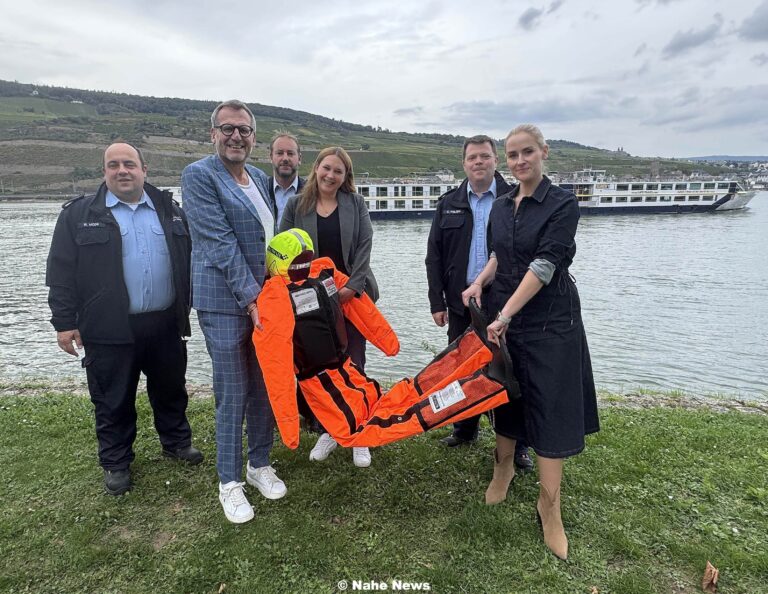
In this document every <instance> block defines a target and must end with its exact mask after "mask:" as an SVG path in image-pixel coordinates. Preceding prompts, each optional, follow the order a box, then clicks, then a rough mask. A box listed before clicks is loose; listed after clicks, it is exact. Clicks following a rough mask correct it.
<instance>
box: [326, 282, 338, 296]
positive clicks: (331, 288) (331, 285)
mask: <svg viewBox="0 0 768 594" xmlns="http://www.w3.org/2000/svg"><path fill="white" fill-rule="evenodd" d="M323 286H324V287H325V292H326V293H328V297H333V296H334V295H335V294H336V293H338V292H339V290H338V289H337V288H336V283H335V282H333V279H332V278H330V277H329V278H326V279H324V280H323Z"/></svg>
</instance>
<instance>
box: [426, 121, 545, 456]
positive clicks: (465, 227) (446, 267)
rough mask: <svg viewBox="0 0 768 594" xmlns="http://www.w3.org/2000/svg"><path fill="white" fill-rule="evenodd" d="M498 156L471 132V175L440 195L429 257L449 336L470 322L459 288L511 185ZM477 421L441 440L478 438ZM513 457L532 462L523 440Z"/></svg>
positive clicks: (433, 304)
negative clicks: (499, 168) (498, 203)
mask: <svg viewBox="0 0 768 594" xmlns="http://www.w3.org/2000/svg"><path fill="white" fill-rule="evenodd" d="M498 162H499V159H498V156H497V154H496V142H495V141H494V140H493V139H492V138H490V137H489V136H484V135H478V136H473V137H471V138H467V139H466V140H465V141H464V148H463V155H462V165H463V167H464V173H465V174H466V176H467V177H466V179H465V180H464V181H463V182H462V183H461V185H459V187H458V188H456V189H454V190H451V191H449V192H446V193H445V194H444V195H443V196H441V197H440V200H439V202H438V204H437V208H436V210H435V217H434V219H433V220H432V228H431V229H430V232H429V241H428V244H427V257H426V260H425V262H426V265H427V282H428V284H429V303H430V309H431V311H432V318H433V319H434V321H435V324H437V325H438V326H440V327H443V326H445V325H446V324H448V342H453V341H454V340H456V339H457V338H458V337H459V336H461V334H462V333H463V332H464V331H465V330H466V329H467V327H468V326H469V324H470V322H471V318H470V315H469V311H468V310H467V308H466V307H464V303H463V302H462V299H461V293H462V291H464V289H466V288H467V287H468V286H469V285H470V284H472V283H473V282H474V280H475V278H477V275H478V274H480V272H481V271H482V270H483V268H484V267H485V264H486V262H487V261H488V256H489V254H488V253H487V241H486V230H487V228H488V216H489V214H490V210H491V204H492V203H493V201H494V200H495V199H496V198H497V197H499V196H501V195H503V194H506V193H507V192H509V191H510V190H511V189H512V187H511V186H510V185H509V184H507V182H506V181H504V178H503V177H502V176H501V175H500V174H499V172H498V171H496V166H497V165H498ZM479 424H480V417H471V418H469V419H466V420H464V421H460V422H458V423H455V424H454V426H453V433H452V434H451V435H449V436H448V437H445V438H443V439H441V440H440V441H441V442H442V443H444V444H445V445H447V446H449V447H454V446H459V445H462V444H465V443H471V442H473V441H475V440H476V439H477V432H478V427H479ZM515 463H516V465H517V466H518V467H519V468H521V469H522V470H529V469H531V468H533V463H532V461H531V459H530V457H529V455H528V446H527V444H524V443H521V442H520V441H518V448H517V449H516V453H515Z"/></svg>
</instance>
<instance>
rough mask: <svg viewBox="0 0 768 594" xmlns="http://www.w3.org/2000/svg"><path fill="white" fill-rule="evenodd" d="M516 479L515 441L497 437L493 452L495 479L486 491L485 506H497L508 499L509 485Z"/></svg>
mask: <svg viewBox="0 0 768 594" xmlns="http://www.w3.org/2000/svg"><path fill="white" fill-rule="evenodd" d="M513 478H515V440H514V439H509V438H508V437H503V436H501V435H496V449H495V450H493V479H492V480H491V482H490V484H489V485H488V489H486V491H485V504H486V505H495V504H497V503H501V502H502V501H504V500H505V499H506V498H507V490H508V489H509V483H511V482H512V479H513Z"/></svg>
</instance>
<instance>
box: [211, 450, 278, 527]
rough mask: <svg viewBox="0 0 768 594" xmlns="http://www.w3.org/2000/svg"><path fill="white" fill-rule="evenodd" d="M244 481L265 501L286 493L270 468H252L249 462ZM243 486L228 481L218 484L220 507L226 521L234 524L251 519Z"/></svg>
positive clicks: (251, 515)
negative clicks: (255, 489)
mask: <svg viewBox="0 0 768 594" xmlns="http://www.w3.org/2000/svg"><path fill="white" fill-rule="evenodd" d="M245 480H247V481H248V484H249V485H253V486H254V487H256V488H257V489H258V490H259V492H260V493H261V494H262V495H264V497H266V498H267V499H280V498H281V497H283V496H284V495H285V494H286V493H287V492H288V489H286V488H285V483H284V482H283V481H281V480H280V479H279V478H278V476H277V475H276V474H275V469H274V468H272V467H271V466H262V467H261V468H253V467H252V466H251V463H250V462H249V463H248V466H247V470H246V473H245ZM243 486H245V483H238V482H237V481H230V482H228V483H227V484H222V483H219V501H221V507H222V508H223V509H224V515H225V516H227V520H229V521H230V522H232V523H234V524H242V523H243V522H247V521H249V520H252V519H253V507H251V504H250V503H248V500H247V499H246V498H245V491H243Z"/></svg>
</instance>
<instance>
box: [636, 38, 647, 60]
mask: <svg viewBox="0 0 768 594" xmlns="http://www.w3.org/2000/svg"><path fill="white" fill-rule="evenodd" d="M647 49H648V44H647V43H645V42H643V43H641V44H640V45H639V46H638V47H637V49H636V50H635V58H637V57H638V56H639V55H640V54H642V53H644V52H645V51H646V50H647Z"/></svg>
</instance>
